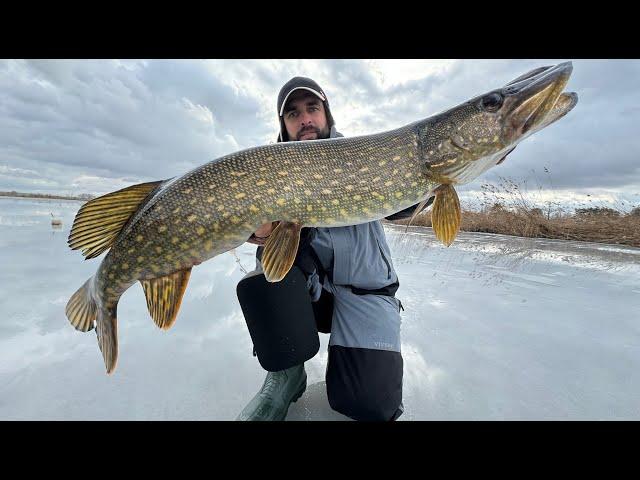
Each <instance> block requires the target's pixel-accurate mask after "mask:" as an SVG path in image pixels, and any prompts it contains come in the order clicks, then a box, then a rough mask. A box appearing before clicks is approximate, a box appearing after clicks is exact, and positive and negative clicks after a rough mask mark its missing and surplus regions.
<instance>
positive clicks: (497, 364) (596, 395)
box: [0, 198, 640, 420]
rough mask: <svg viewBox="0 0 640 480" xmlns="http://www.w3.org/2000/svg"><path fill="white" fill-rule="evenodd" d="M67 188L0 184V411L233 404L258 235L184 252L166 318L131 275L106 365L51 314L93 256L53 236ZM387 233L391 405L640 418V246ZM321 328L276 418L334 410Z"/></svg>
mask: <svg viewBox="0 0 640 480" xmlns="http://www.w3.org/2000/svg"><path fill="white" fill-rule="evenodd" d="M80 205H81V203H79V202H65V201H44V200H37V201H34V200H26V199H6V198H5V199H0V265H2V269H0V284H1V285H2V288H1V289H0V313H1V315H0V418H1V419H188V420H197V419H206V420H209V419H220V420H230V419H233V418H235V417H236V415H237V414H238V413H239V411H240V410H241V409H242V407H243V406H244V404H245V403H246V402H247V401H248V400H249V399H250V398H251V397H252V396H253V394H254V393H255V392H256V390H257V389H258V388H259V387H260V385H262V382H263V380H264V374H265V372H264V371H263V370H262V369H261V368H260V366H259V363H258V362H257V359H256V358H255V357H253V356H252V354H251V351H252V344H251V338H250V336H249V334H248V332H247V331H246V327H245V324H244V319H243V317H242V313H241V310H240V307H239V305H238V301H237V297H236V295H235V286H236V284H237V282H238V280H239V279H240V278H242V276H243V275H244V271H249V270H252V269H253V267H254V264H255V261H254V252H255V246H252V245H248V244H246V245H243V246H241V247H239V248H238V249H236V250H235V251H234V252H230V253H227V254H224V255H221V256H219V257H217V258H215V259H213V260H210V261H208V262H205V263H204V264H202V265H200V266H197V267H195V268H194V269H193V273H192V275H191V279H190V282H189V286H188V288H187V291H186V293H185V297H184V301H183V303H182V307H181V311H180V314H179V316H178V319H177V321H176V324H175V326H174V327H173V328H172V329H171V330H169V331H167V332H164V331H161V330H159V329H157V328H156V327H155V326H154V324H153V322H152V320H151V319H150V317H149V315H148V312H147V310H146V303H145V300H144V295H143V293H142V288H141V287H140V285H139V284H137V285H134V286H133V287H132V288H130V289H129V290H128V291H127V292H126V293H125V294H124V296H123V297H122V300H121V302H120V305H119V310H118V314H119V315H118V317H119V339H120V359H119V362H118V368H117V370H116V372H115V374H114V375H113V376H110V377H108V376H107V375H106V374H105V373H104V366H103V363H102V358H101V355H100V352H99V350H98V347H97V344H96V338H95V333H94V332H89V333H86V334H83V333H79V332H76V331H75V330H74V329H73V328H72V327H71V326H70V325H69V323H68V321H67V320H66V317H65V315H64V307H65V305H66V302H67V300H68V298H69V296H70V295H71V294H72V293H73V292H74V291H75V290H76V289H77V288H78V287H79V286H80V285H81V284H82V282H84V281H85V280H86V279H87V278H89V277H90V276H91V275H93V273H94V272H95V270H96V268H97V266H98V264H99V261H100V259H96V260H90V261H84V260H83V259H82V256H81V255H80V254H79V253H78V252H74V251H71V250H69V248H68V247H67V244H66V241H67V235H68V232H69V229H70V226H71V225H72V223H73V218H74V215H75V212H76V211H77V209H78V208H79V207H80ZM51 213H53V214H54V215H55V216H56V217H57V218H60V219H61V220H62V226H61V228H60V230H53V229H52V226H51ZM387 232H388V240H389V244H390V246H391V250H392V254H393V261H394V264H395V266H396V268H397V270H398V274H399V276H400V284H401V286H400V290H399V291H398V297H399V298H400V299H401V300H402V302H403V304H404V307H405V309H406V310H405V311H404V312H403V313H402V315H403V327H402V340H403V343H402V346H403V355H404V361H405V374H404V404H405V414H404V415H403V416H402V417H401V420H412V419H414V420H423V419H456V420H457V419H472V420H475V419H477V420H485V419H531V420H535V419H638V418H640V415H639V413H640V410H639V407H638V402H637V398H638V396H639V394H640V376H639V374H638V373H637V372H638V368H637V367H638V365H639V364H640V249H633V248H629V247H618V246H611V245H598V244H586V243H579V242H563V241H552V240H541V239H522V238H514V237H505V236H500V235H479V234H468V233H462V234H461V235H460V237H459V238H458V239H457V240H456V241H455V242H454V244H453V245H452V246H451V247H449V248H445V247H443V246H441V245H440V244H438V243H437V241H436V240H435V238H434V236H433V234H432V233H431V231H430V229H421V228H414V227H411V228H410V229H409V232H408V233H406V234H405V233H403V232H404V227H395V226H387ZM100 258H102V257H100ZM327 343H328V336H327V335H321V349H320V352H319V354H318V355H317V356H316V357H315V358H314V359H312V360H311V361H309V362H307V364H306V369H307V375H308V385H309V387H308V389H307V392H305V394H304V395H303V396H302V397H301V398H300V400H298V402H297V403H295V404H294V405H293V406H292V407H291V409H290V415H289V418H288V419H289V420H322V419H326V420H343V419H345V417H343V416H342V415H340V414H338V413H336V412H333V411H332V410H331V408H330V407H329V405H328V401H327V399H326V387H325V384H324V373H325V369H326V359H327V354H326V348H327Z"/></svg>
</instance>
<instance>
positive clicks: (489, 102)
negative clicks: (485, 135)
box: [482, 92, 503, 112]
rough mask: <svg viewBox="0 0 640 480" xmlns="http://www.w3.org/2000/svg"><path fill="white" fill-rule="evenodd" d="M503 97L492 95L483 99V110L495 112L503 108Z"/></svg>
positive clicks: (497, 94)
mask: <svg viewBox="0 0 640 480" xmlns="http://www.w3.org/2000/svg"><path fill="white" fill-rule="evenodd" d="M502 102H503V99H502V95H500V94H499V93H495V92H494V93H490V94H489V95H485V96H484V97H483V98H482V108H484V109H485V110H487V111H488V112H495V111H496V110H498V109H499V108H500V107H501V106H502Z"/></svg>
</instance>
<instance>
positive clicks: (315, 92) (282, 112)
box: [278, 87, 326, 116]
mask: <svg viewBox="0 0 640 480" xmlns="http://www.w3.org/2000/svg"><path fill="white" fill-rule="evenodd" d="M296 90H308V91H309V92H311V93H313V94H314V95H315V96H316V97H318V98H319V99H320V100H322V101H323V102H324V101H326V98H325V96H324V95H323V94H322V93H320V92H318V91H317V90H314V89H313V88H309V87H295V88H292V89H291V91H290V92H289V93H287V96H286V97H284V100H283V101H282V106H281V107H280V112H279V114H278V115H279V116H282V115H283V114H284V107H285V106H286V105H287V100H288V99H289V96H291V94H292V93H293V92H295V91H296Z"/></svg>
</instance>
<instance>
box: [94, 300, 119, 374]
mask: <svg viewBox="0 0 640 480" xmlns="http://www.w3.org/2000/svg"><path fill="white" fill-rule="evenodd" d="M117 308H118V305H117V304H115V305H114V306H113V307H112V308H102V309H100V310H99V311H98V321H97V324H96V334H97V335H98V346H99V347H100V351H101V352H102V358H103V359H104V366H105V367H106V368H107V373H108V374H111V373H113V371H114V370H115V369H116V363H117V362H118V320H117V316H116V310H117Z"/></svg>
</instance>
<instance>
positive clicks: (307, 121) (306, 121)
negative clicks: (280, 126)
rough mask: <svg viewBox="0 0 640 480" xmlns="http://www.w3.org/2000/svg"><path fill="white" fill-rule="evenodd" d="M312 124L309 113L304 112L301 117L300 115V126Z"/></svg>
mask: <svg viewBox="0 0 640 480" xmlns="http://www.w3.org/2000/svg"><path fill="white" fill-rule="evenodd" d="M311 122H312V117H311V115H310V114H309V113H307V112H305V113H303V114H302V115H300V123H301V124H302V125H309V124H311Z"/></svg>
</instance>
